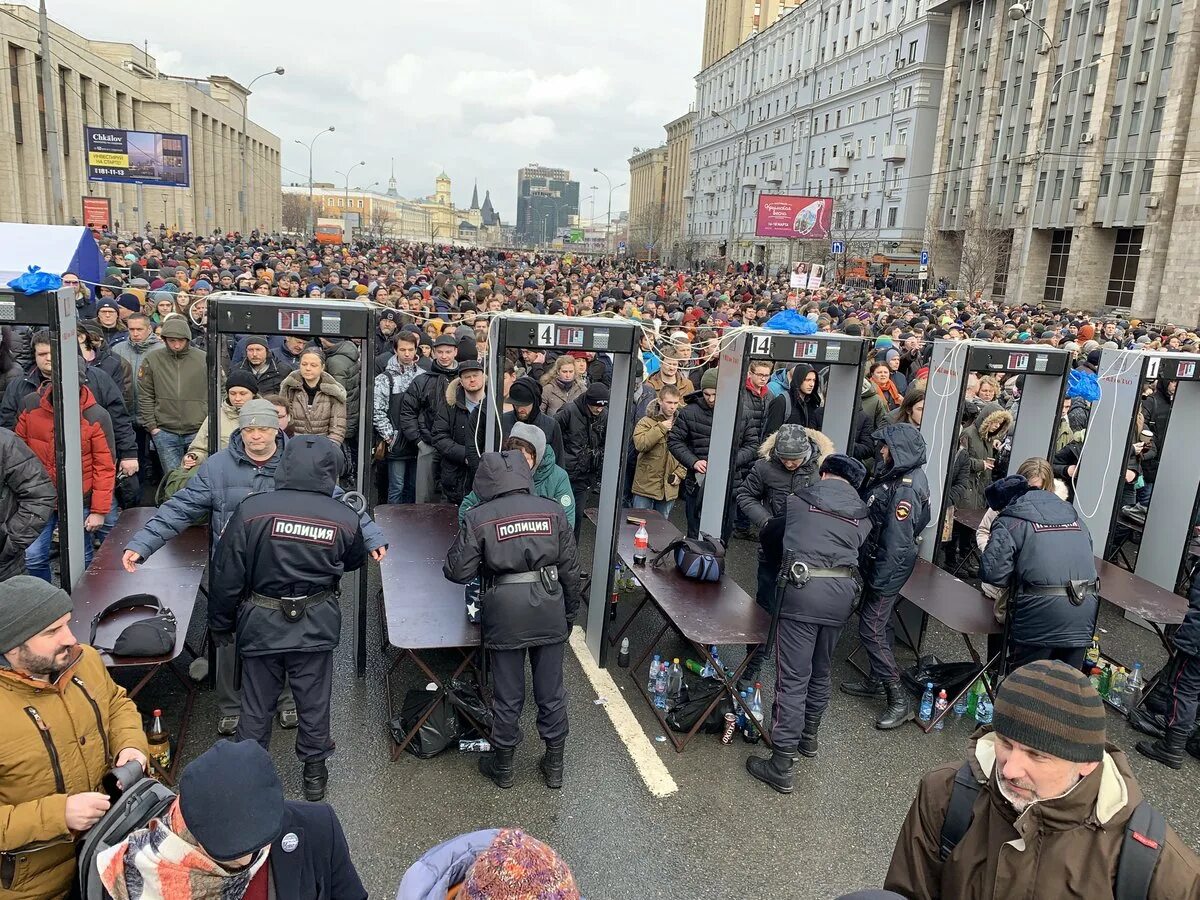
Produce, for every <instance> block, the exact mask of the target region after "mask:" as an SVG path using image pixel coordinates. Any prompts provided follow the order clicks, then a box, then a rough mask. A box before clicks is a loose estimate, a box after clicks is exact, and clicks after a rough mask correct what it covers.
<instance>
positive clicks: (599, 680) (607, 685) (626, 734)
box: [570, 627, 679, 797]
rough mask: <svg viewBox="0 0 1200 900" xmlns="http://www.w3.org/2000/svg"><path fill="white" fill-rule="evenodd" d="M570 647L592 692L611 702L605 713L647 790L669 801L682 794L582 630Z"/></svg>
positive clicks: (577, 631) (573, 632)
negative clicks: (589, 645) (598, 662)
mask: <svg viewBox="0 0 1200 900" xmlns="http://www.w3.org/2000/svg"><path fill="white" fill-rule="evenodd" d="M570 643H571V649H572V650H573V651H574V652H575V658H576V659H578V660H579V665H580V666H581V667H582V668H583V673H584V674H585V675H587V677H588V681H590V682H591V683H592V688H593V690H595V691H596V694H597V696H599V697H606V698H607V700H608V702H607V703H605V704H604V711H605V712H606V713H608V718H609V720H610V721H611V722H612V723H613V728H615V729H616V731H617V736H618V737H619V738H620V739H621V742H622V743H623V744H624V745H625V749H626V750H627V751H628V752H629V757H630V759H632V760H633V764H634V766H635V767H636V768H637V770H638V774H639V775H641V776H642V781H644V782H645V784H646V790H648V791H649V792H650V794H651V796H653V797H669V796H670V795H671V794H674V793H675V792H676V791H678V790H679V786H678V785H676V784H675V779H674V778H672V777H671V773H670V772H668V771H667V767H666V766H665V765H664V764H663V761H662V759H660V758H659V755H658V751H657V750H655V749H654V745H653V744H651V743H650V739H649V738H648V737H646V732H645V731H643V730H642V726H641V724H640V723H639V722H638V720H637V718H636V717H635V716H634V714H633V710H632V709H630V708H629V704H628V703H627V702H626V701H625V695H624V694H622V693H621V691H620V689H619V688H618V687H617V683H616V682H615V681H613V677H612V675H611V674H609V672H608V671H607V670H606V669H601V668H600V667H599V666H598V665H596V661H595V660H593V659H592V653H591V651H590V650H588V647H587V639H586V638H585V637H584V633H583V629H582V628H579V627H576V628H573V629H571V641H570Z"/></svg>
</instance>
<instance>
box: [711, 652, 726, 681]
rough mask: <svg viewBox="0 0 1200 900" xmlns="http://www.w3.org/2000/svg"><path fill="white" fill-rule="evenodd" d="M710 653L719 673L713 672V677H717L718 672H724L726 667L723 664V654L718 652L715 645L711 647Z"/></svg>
mask: <svg viewBox="0 0 1200 900" xmlns="http://www.w3.org/2000/svg"><path fill="white" fill-rule="evenodd" d="M708 652H709V653H711V654H712V658H713V663H715V664H716V667H717V671H716V672H713V675H714V676H715V675H716V674H717V672H724V671H725V666H724V664H723V663H722V662H721V654H720V653H718V652H717V645H716V644H713V645H712V646H711V647H709V648H708Z"/></svg>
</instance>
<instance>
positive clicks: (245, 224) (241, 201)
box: [238, 66, 283, 234]
mask: <svg viewBox="0 0 1200 900" xmlns="http://www.w3.org/2000/svg"><path fill="white" fill-rule="evenodd" d="M282 74H283V66H276V67H275V68H274V69H272V70H271V71H270V72H263V73H262V74H261V75H256V76H254V78H252V79H251V80H250V83H249V84H248V85H246V96H245V97H242V98H241V100H242V192H241V194H240V195H239V196H238V207H239V212H241V214H242V233H243V234H245V233H246V231H247V230H249V227H250V222H249V217H248V213H247V210H246V142H247V141H248V140H249V139H250V138H249V135H247V134H246V128H247V122H246V101H247V99H249V97H250V89H251V88H252V87H254V82H256V81H258V79H260V78H266V77H267V76H268V75H282Z"/></svg>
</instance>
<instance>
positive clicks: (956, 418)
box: [919, 340, 1071, 562]
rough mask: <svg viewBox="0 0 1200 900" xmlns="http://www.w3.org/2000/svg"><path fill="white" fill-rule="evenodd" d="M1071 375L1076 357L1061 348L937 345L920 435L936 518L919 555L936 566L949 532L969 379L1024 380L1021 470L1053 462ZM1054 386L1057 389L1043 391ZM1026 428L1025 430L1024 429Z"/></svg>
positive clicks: (1016, 426)
mask: <svg viewBox="0 0 1200 900" xmlns="http://www.w3.org/2000/svg"><path fill="white" fill-rule="evenodd" d="M1070 370H1071V353H1070V351H1068V350H1062V349H1059V348H1057V347H1045V346H1041V345H1026V344H992V343H988V342H985V341H943V340H938V341H934V342H933V359H932V360H931V361H930V364H929V382H928V386H927V387H926V389H925V412H924V413H923V414H922V417H921V436H922V437H924V438H925V446H926V463H925V474H926V476H927V477H928V479H929V508H930V509H931V510H934V514H933V515H932V516H930V518H929V525H928V526H927V527H926V529H925V531H924V532H923V533H922V536H923V540H922V541H921V546H920V548H919V549H920V553H921V556H922V558H924V559H926V560H928V561H930V562H932V561H933V554H934V552H935V551H936V550H937V547H938V540H937V538H938V536H939V535H940V534H942V528H943V527H945V521H944V520H945V515H946V504H945V496H946V487H947V485H946V480H947V478H949V476H950V469H951V467H952V466H953V463H954V455H955V453H957V452H958V446H959V443H958V439H959V428H960V426H961V424H962V408H963V399H964V394H965V393H966V388H967V379H968V378H969V377H970V375H971V373H972V372H986V373H993V372H997V373H1001V374H1003V375H1006V376H1007V375H1024V376H1025V384H1024V387H1023V388H1022V389H1021V402H1020V405H1019V406H1018V408H1017V419H1016V421H1015V422H1014V423H1013V431H1012V435H1013V443H1012V452H1011V454H1010V456H1009V459H1010V460H1012V461H1013V463H1015V465H1010V469H1011V470H1013V471H1015V466H1017V465H1020V464H1021V463H1022V462H1024V461H1025V460H1027V459H1029V458H1030V457H1031V456H1041V457H1044V458H1046V459H1049V458H1050V457H1051V455H1052V454H1053V452H1054V441H1055V438H1056V437H1057V436H1058V423H1059V419H1060V418H1061V415H1062V401H1063V397H1064V396H1065V394H1066V390H1067V376H1068V374H1069V373H1070ZM1051 386H1053V388H1054V389H1053V390H1039V389H1038V388H1039V387H1041V388H1047V387H1051ZM1022 426H1024V427H1023V428H1022Z"/></svg>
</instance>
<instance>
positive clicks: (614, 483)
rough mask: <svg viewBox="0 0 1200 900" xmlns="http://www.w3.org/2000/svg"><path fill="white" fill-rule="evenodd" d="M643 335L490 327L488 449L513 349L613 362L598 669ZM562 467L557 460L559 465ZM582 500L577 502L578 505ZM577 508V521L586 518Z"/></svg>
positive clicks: (562, 321)
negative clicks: (600, 356) (604, 357)
mask: <svg viewBox="0 0 1200 900" xmlns="http://www.w3.org/2000/svg"><path fill="white" fill-rule="evenodd" d="M640 339H641V329H640V328H639V327H638V326H637V325H636V324H635V323H633V322H627V321H624V320H622V319H611V318H600V317H583V318H578V317H570V318H568V317H566V316H530V315H522V314H517V313H506V314H501V315H498V316H496V317H494V318H493V319H492V321H491V322H489V323H488V359H487V370H488V397H487V401H486V402H487V404H488V409H487V413H488V415H487V416H486V417H485V419H486V423H487V424H486V426H485V427H486V436H485V441H486V444H487V449H489V450H497V449H499V447H500V443H501V441H500V421H499V420H500V409H501V405H502V404H503V402H504V398H503V397H500V396H498V395H497V393H496V390H495V386H496V385H502V384H503V383H504V356H505V353H506V352H507V351H508V350H510V349H520V350H527V349H532V350H547V351H557V352H559V353H567V352H570V351H572V350H584V351H590V352H594V353H610V354H612V357H613V374H612V387H611V389H610V391H609V403H608V429H607V431H606V432H605V436H604V461H603V464H602V466H601V470H600V493H599V499H598V502H597V510H596V544H595V548H594V549H593V551H592V583H591V592H590V594H589V596H588V618H587V645H588V649H589V650H590V651H591V652H592V658H593V659H594V660H596V663H597V665H601V666H603V665H605V663H606V661H607V658H608V621H609V617H608V613H609V597H610V596H611V595H612V589H613V584H612V581H613V561H614V560H615V559H616V558H617V534H618V530H619V528H620V519H619V516H620V513H621V494H622V493H623V492H622V490H621V485H623V484H624V483H625V460H626V452H625V450H626V447H628V446H629V441H630V436H631V435H632V433H633V423H631V422H630V403H631V402H632V398H633V364H634V357H635V354H637V353H640V352H641V350H640ZM562 464H563V461H562V460H559V465H562ZM582 499H583V498H579V497H577V498H576V500H577V501H581V500H582ZM584 514H585V513H584V509H583V505H582V504H581V503H577V505H576V507H575V515H577V516H582V515H584Z"/></svg>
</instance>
